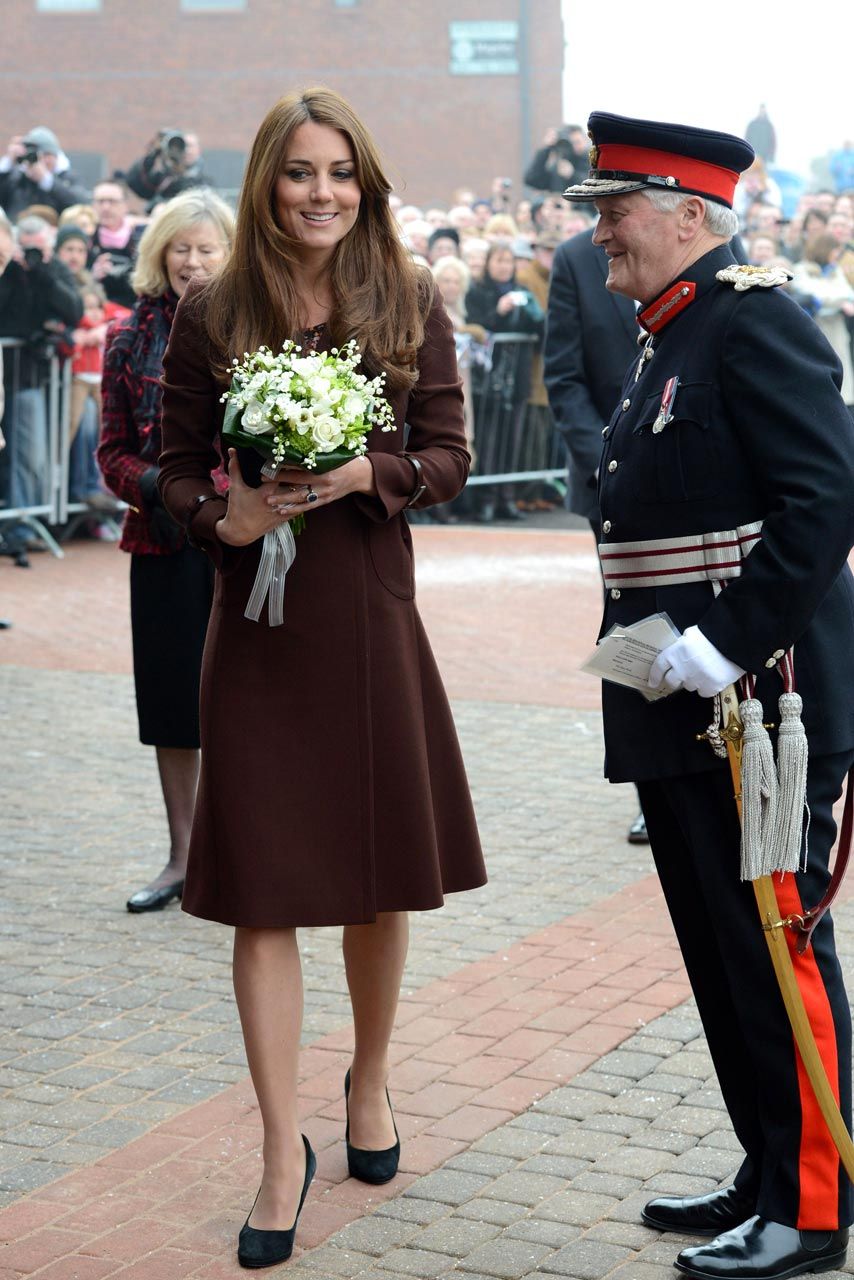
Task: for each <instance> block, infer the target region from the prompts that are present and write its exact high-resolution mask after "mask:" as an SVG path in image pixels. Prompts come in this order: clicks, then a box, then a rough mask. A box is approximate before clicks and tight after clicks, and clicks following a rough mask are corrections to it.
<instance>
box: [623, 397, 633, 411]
mask: <svg viewBox="0 0 854 1280" xmlns="http://www.w3.org/2000/svg"><path fill="white" fill-rule="evenodd" d="M631 407H632V402H631V400H629V399H626V400H624V401H623V413H625V412H626V410H627V409H630V408H631Z"/></svg>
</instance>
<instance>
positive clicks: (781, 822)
mask: <svg viewBox="0 0 854 1280" xmlns="http://www.w3.org/2000/svg"><path fill="white" fill-rule="evenodd" d="M779 705H780V732H779V736H778V738H777V778H778V782H779V794H778V800H777V812H776V815H775V819H774V830H773V835H772V841H771V849H770V851H769V852H770V854H771V856H772V857H773V861H774V868H773V869H774V870H775V871H797V870H798V867H799V865H800V857H801V837H802V835H803V830H804V811H805V810H806V811H807V815H809V810H807V757H808V748H807V735H806V733H805V732H804V726H803V722H802V721H801V711H802V709H803V703H802V701H801V696H800V694H798V693H781V694H780V703H779Z"/></svg>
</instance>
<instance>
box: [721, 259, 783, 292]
mask: <svg viewBox="0 0 854 1280" xmlns="http://www.w3.org/2000/svg"><path fill="white" fill-rule="evenodd" d="M715 279H716V280H720V282H721V284H731V285H732V286H733V287H734V289H735V291H736V293H743V292H744V291H745V289H756V288H760V289H774V288H776V287H777V286H778V285H781V284H787V283H788V281H789V280H791V279H793V277H792V273H791V271H787V270H786V268H785V267H749V266H746V265H744V264H742V263H740V262H734V263H733V264H732V266H729V267H724V268H723V269H722V270H721V271H716V272H715Z"/></svg>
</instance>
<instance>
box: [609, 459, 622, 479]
mask: <svg viewBox="0 0 854 1280" xmlns="http://www.w3.org/2000/svg"><path fill="white" fill-rule="evenodd" d="M619 465H620V464H619V462H616V461H615V460H614V459H612V460H611V461H610V462H609V463H608V470H609V471H610V472H611V474H612V475H613V474H614V472H615V471H616V470H617V467H618V466H619Z"/></svg>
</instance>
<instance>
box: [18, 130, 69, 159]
mask: <svg viewBox="0 0 854 1280" xmlns="http://www.w3.org/2000/svg"><path fill="white" fill-rule="evenodd" d="M23 142H24V146H25V147H34V148H35V150H36V151H45V152H47V154H48V155H52V156H58V155H59V153H60V151H61V150H62V147H61V146H60V145H59V138H57V136H56V134H55V133H54V132H53V130H52V129H48V128H47V126H46V125H43V124H37V125H36V126H35V128H33V129H30V131H29V133H28V134H27V136H26V138H24V140H23Z"/></svg>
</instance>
